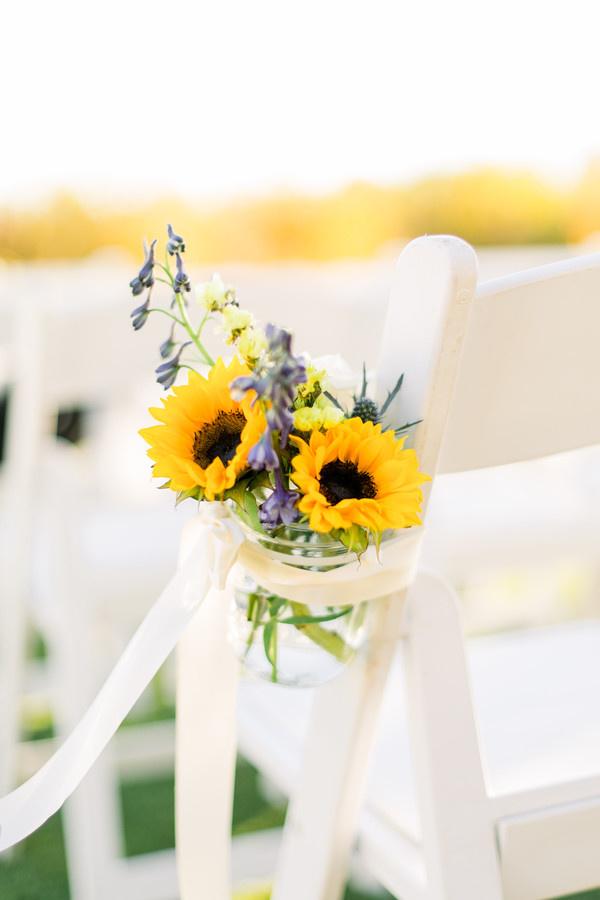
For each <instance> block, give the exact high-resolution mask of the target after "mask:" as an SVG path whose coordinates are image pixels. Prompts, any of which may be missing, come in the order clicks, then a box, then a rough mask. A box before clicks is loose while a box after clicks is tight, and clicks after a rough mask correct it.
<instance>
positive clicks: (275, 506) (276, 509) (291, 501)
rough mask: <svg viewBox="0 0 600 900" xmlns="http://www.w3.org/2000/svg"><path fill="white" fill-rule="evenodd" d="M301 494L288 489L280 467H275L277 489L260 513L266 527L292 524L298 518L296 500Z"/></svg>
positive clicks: (263, 504) (263, 505)
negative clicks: (285, 486) (282, 478)
mask: <svg viewBox="0 0 600 900" xmlns="http://www.w3.org/2000/svg"><path fill="white" fill-rule="evenodd" d="M299 496H300V494H297V493H295V492H294V491H286V489H285V488H284V486H283V481H282V480H281V473H280V471H279V469H275V490H274V491H273V493H272V494H271V496H270V497H268V498H267V499H266V500H265V502H264V503H262V504H261V506H260V509H259V511H258V514H259V516H260V521H261V524H262V525H263V526H264V527H265V528H277V526H278V525H291V524H292V522H295V521H296V519H297V518H298V510H297V509H296V501H297V500H298V498H299Z"/></svg>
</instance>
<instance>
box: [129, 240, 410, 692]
mask: <svg viewBox="0 0 600 900" xmlns="http://www.w3.org/2000/svg"><path fill="white" fill-rule="evenodd" d="M167 234H168V240H167V243H166V248H165V255H164V261H163V262H159V261H157V259H156V257H155V251H156V241H153V242H152V244H151V245H150V247H146V250H145V260H144V263H143V265H142V268H141V269H140V271H139V273H138V275H137V276H136V277H135V278H134V279H133V280H132V281H131V282H130V287H131V289H132V292H133V294H134V296H136V297H137V296H140V295H144V300H143V303H142V304H141V305H139V306H138V307H137V308H136V309H134V311H133V312H132V314H131V316H132V322H133V327H134V328H135V329H136V330H137V329H140V328H141V327H142V326H143V325H144V323H145V322H146V321H147V319H148V317H149V316H150V315H151V314H153V313H157V314H160V315H163V316H165V317H168V319H169V320H170V330H169V333H168V335H167V337H166V339H165V341H164V342H163V343H162V344H161V346H160V356H161V358H162V362H161V363H160V364H159V366H158V367H157V369H156V374H157V380H158V382H159V383H160V384H161V385H162V387H163V389H164V390H166V391H167V390H168V391H169V394H168V395H167V396H166V397H165V398H163V400H162V406H161V407H158V408H154V409H151V410H150V413H151V415H152V416H153V418H154V419H155V420H156V421H157V422H158V424H156V425H152V426H151V427H148V428H144V429H142V431H141V432H140V433H141V435H142V436H143V437H144V439H145V440H146V441H147V443H148V444H149V445H150V449H149V450H148V455H149V456H150V458H151V459H152V461H153V475H154V476H155V477H156V478H161V479H163V480H164V483H163V484H162V485H161V487H163V488H168V489H170V490H172V491H175V492H176V494H177V502H178V503H179V502H180V501H182V500H196V501H197V502H201V503H210V504H220V505H221V507H222V508H226V509H227V510H228V512H230V514H231V515H233V516H236V517H237V519H238V521H239V524H240V528H241V529H242V530H243V532H244V538H245V540H246V541H247V542H248V543H249V544H250V545H253V546H254V547H255V549H258V552H260V553H261V554H263V556H264V557H265V558H268V559H272V560H275V561H277V562H278V563H282V562H283V563H284V564H286V565H289V566H293V567H295V568H296V570H298V571H300V572H325V573H326V572H329V571H331V570H333V569H335V568H337V567H340V566H344V565H346V564H348V562H356V559H357V558H358V559H360V558H361V556H362V555H363V554H364V553H365V552H366V551H367V550H368V549H371V548H372V549H373V551H374V552H375V553H378V552H379V548H380V546H381V544H382V541H386V540H387V539H388V538H389V537H390V536H394V535H395V534H397V533H398V530H399V529H406V528H410V527H411V526H415V525H419V524H420V518H419V511H420V506H421V503H422V492H421V484H422V483H423V482H424V481H426V480H427V476H425V475H424V474H423V473H422V472H420V471H419V464H418V460H417V456H416V454H415V452H414V450H412V449H408V448H406V447H405V446H404V437H403V435H404V434H405V433H406V432H407V431H408V430H409V429H410V428H411V427H412V426H413V425H415V424H417V423H415V422H412V423H410V422H409V423H405V424H402V425H397V424H396V425H394V424H393V423H389V422H387V420H386V414H387V412H388V409H389V407H390V404H391V401H392V400H393V399H394V398H395V396H396V395H397V393H398V392H399V391H400V389H401V386H402V378H403V376H401V377H400V378H399V379H398V382H397V384H396V386H395V387H394V389H393V391H391V392H390V394H389V395H388V397H387V400H386V401H385V402H384V403H383V404H382V405H381V406H378V405H377V404H376V403H375V401H374V400H373V399H371V398H370V397H369V385H368V379H367V375H366V371H365V369H364V367H363V373H362V379H361V380H360V382H359V383H358V384H357V385H356V388H355V391H354V393H353V394H351V395H350V397H349V398H347V399H346V400H345V401H344V399H343V397H342V395H340V393H339V392H338V390H337V384H336V378H335V373H334V372H332V370H331V365H330V364H329V363H328V360H330V359H331V358H325V360H324V361H323V362H322V361H319V360H312V359H311V358H310V357H309V356H308V355H307V354H300V355H298V354H296V353H295V351H294V350H293V348H292V335H291V334H290V333H289V332H288V331H286V330H285V329H284V328H282V327H279V326H277V325H274V324H268V325H267V326H266V327H265V328H264V329H263V328H262V327H261V326H260V325H259V324H258V323H257V322H256V321H255V319H254V317H253V315H252V314H251V313H250V312H249V311H247V310H245V309H243V308H242V307H241V306H240V305H239V303H238V300H237V297H236V293H235V291H234V289H233V288H232V287H230V286H228V285H226V284H224V283H223V281H222V280H221V278H220V277H219V276H218V275H214V276H213V278H212V280H211V281H210V282H208V283H205V284H202V285H200V286H199V287H198V288H197V289H196V291H195V298H194V303H193V304H192V303H191V302H190V300H191V296H192V288H191V284H190V279H189V277H188V275H187V273H186V270H185V267H184V263H183V255H184V252H185V243H184V240H183V238H182V237H181V236H180V235H178V234H176V233H175V232H174V231H173V229H172V227H171V226H170V225H169V226H168V229H167ZM157 282H159V283H162V284H164V285H165V286H166V288H168V297H169V303H168V305H166V306H161V305H155V304H152V297H153V294H154V291H155V288H156V283H157ZM151 304H152V305H151ZM209 323H213V324H216V326H217V327H218V328H219V330H220V332H221V335H222V338H223V342H224V345H225V352H224V356H223V357H219V358H218V359H216V360H215V359H213V358H212V356H211V355H210V353H209V352H208V350H207V348H206V346H205V343H204V341H203V335H204V333H205V329H206V327H207V326H208V324H209ZM180 373H182V374H183V375H184V376H185V380H183V379H182V381H181V383H180V384H177V386H175V385H176V381H177V380H178V377H179V375H180ZM233 593H234V598H235V602H234V606H233V609H232V615H231V628H230V638H231V641H232V643H233V646H234V648H235V650H236V652H237V653H238V655H239V656H240V658H241V659H242V660H243V661H244V663H245V665H246V666H247V667H248V668H249V669H250V670H252V671H254V672H255V673H256V674H258V675H259V676H262V677H265V678H268V679H270V680H272V681H275V682H284V683H288V684H315V683H319V682H322V681H324V680H327V679H328V678H330V677H332V676H333V675H334V674H335V673H336V672H337V671H339V669H340V668H341V667H342V666H343V665H345V664H346V663H347V662H348V661H349V660H350V659H351V658H352V657H353V655H354V654H355V653H356V651H357V649H358V647H359V646H360V645H361V643H362V642H363V641H364V639H365V635H366V619H367V615H366V613H367V609H366V604H364V603H362V604H344V598H343V596H342V597H340V601H339V603H338V602H336V604H335V605H331V598H327V601H326V602H324V603H323V605H322V606H321V607H319V606H315V604H314V603H311V604H310V605H307V604H306V603H304V602H301V601H300V600H298V599H297V597H296V598H294V597H293V596H290V597H286V596H282V595H281V594H280V593H274V592H273V590H272V589H270V588H269V587H266V586H264V585H262V584H260V583H259V582H257V581H256V579H254V578H252V577H251V576H250V575H249V574H248V573H247V572H245V571H244V570H242V571H241V572H238V573H237V575H236V578H235V584H234V592H233Z"/></svg>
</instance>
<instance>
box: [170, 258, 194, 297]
mask: <svg viewBox="0 0 600 900" xmlns="http://www.w3.org/2000/svg"><path fill="white" fill-rule="evenodd" d="M175 262H176V265H177V272H176V274H175V282H174V284H173V290H174V291H175V293H176V294H180V293H181V292H182V291H191V289H192V286H191V284H190V279H189V278H188V275H187V272H185V271H184V268H183V260H182V259H181V256H180V255H179V253H176V254H175Z"/></svg>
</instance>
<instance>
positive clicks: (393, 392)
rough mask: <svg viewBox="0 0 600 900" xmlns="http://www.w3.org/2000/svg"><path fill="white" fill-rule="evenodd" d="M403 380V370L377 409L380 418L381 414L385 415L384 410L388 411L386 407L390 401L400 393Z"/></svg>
mask: <svg viewBox="0 0 600 900" xmlns="http://www.w3.org/2000/svg"><path fill="white" fill-rule="evenodd" d="M403 381H404V372H403V373H402V375H401V376H400V378H399V379H398V381H397V382H396V384H395V386H394V387H393V388H392V390H391V391H388V395H387V397H386V399H385V403H384V404H383V406H382V407H381V409H380V410H379V415H380V417H381V418H383V416H385V414H386V412H387V411H388V409H389V407H390V403H391V402H392V400H394V399H395V398H396V397H397V395H398V394H399V393H400V388H401V387H402V382H403Z"/></svg>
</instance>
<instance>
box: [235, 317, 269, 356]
mask: <svg viewBox="0 0 600 900" xmlns="http://www.w3.org/2000/svg"><path fill="white" fill-rule="evenodd" d="M237 348H238V351H239V353H240V355H241V356H243V357H244V359H245V360H246V362H248V363H250V362H253V361H254V360H257V359H258V358H259V356H260V355H261V354H262V353H263V352H264V351H265V350H266V349H267V339H266V337H265V333H264V331H262V330H261V329H260V328H256V327H254V326H252V325H250V326H249V327H248V328H246V329H245V330H244V331H243V332H242V334H241V335H240V337H239V340H238V343H237Z"/></svg>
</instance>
